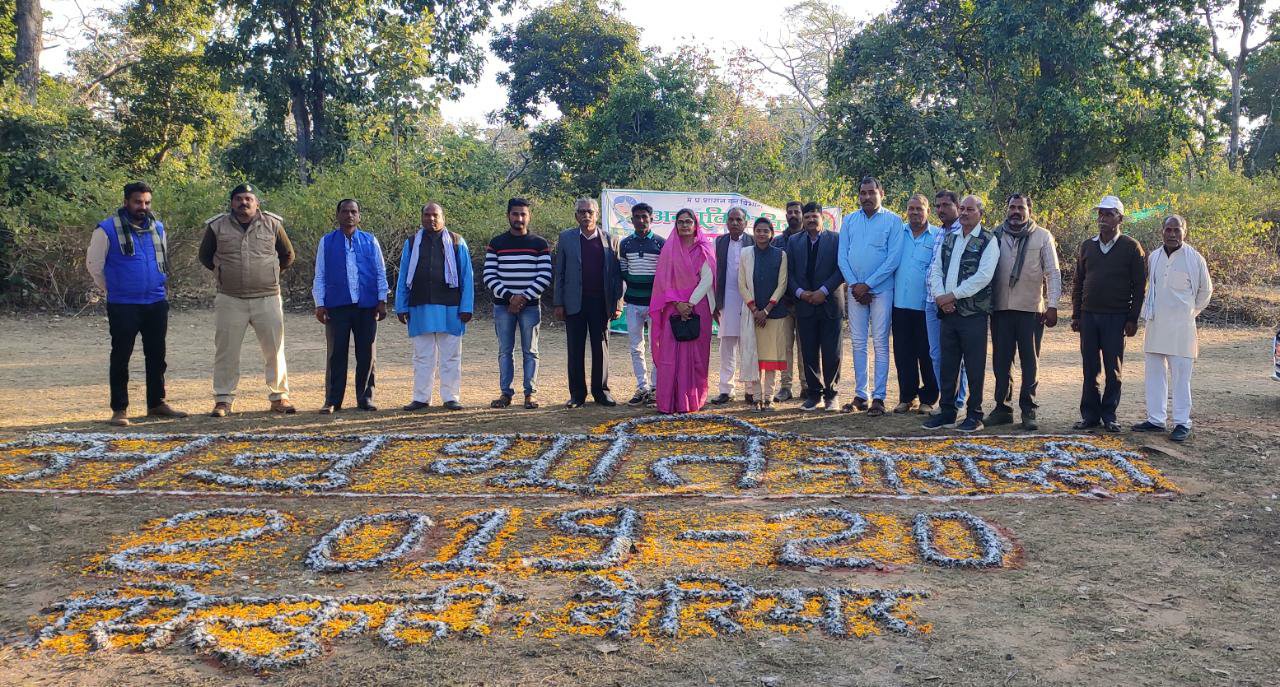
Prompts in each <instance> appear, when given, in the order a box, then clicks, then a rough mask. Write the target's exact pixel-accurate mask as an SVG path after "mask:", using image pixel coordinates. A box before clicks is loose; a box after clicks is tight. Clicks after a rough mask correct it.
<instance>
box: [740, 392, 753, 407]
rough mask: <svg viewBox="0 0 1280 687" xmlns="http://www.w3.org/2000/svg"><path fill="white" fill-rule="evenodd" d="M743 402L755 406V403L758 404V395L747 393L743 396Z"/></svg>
mask: <svg viewBox="0 0 1280 687" xmlns="http://www.w3.org/2000/svg"><path fill="white" fill-rule="evenodd" d="M742 402H743V403H746V404H747V405H749V406H753V405H755V404H756V395H755V394H747V395H746V396H743V397H742Z"/></svg>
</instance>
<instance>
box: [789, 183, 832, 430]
mask: <svg viewBox="0 0 1280 687" xmlns="http://www.w3.org/2000/svg"><path fill="white" fill-rule="evenodd" d="M802 209H803V211H804V232H803V233H800V234H796V235H795V236H792V237H791V239H790V240H789V241H787V290H788V291H789V292H791V294H792V295H793V296H795V298H796V302H795V315H796V332H797V333H798V334H799V337H800V357H801V358H803V359H804V378H805V386H806V387H807V388H808V390H809V393H808V396H807V397H806V398H805V400H804V404H803V405H801V406H800V409H801V410H817V409H818V406H819V404H821V405H822V406H823V409H824V410H828V411H833V412H834V411H838V410H839V409H840V396H839V391H837V389H836V385H837V384H839V383H840V316H841V313H843V312H844V303H843V301H844V275H843V274H842V273H841V272H840V263H839V257H840V256H839V249H840V237H839V236H838V235H836V234H835V233H834V232H829V231H823V230H822V204H821V203H812V202H811V203H806V204H805V205H804V207H803V208H802Z"/></svg>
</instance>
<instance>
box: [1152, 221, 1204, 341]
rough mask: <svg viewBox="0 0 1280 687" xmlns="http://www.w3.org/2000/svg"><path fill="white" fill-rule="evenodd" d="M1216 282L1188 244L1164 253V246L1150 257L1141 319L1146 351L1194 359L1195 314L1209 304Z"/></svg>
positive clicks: (1198, 254)
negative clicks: (1144, 331)
mask: <svg viewBox="0 0 1280 687" xmlns="http://www.w3.org/2000/svg"><path fill="white" fill-rule="evenodd" d="M1211 295H1213V282H1212V281H1211V280H1210V279H1209V266H1208V265H1207V264H1205V261H1204V258H1203V257H1201V255H1200V253H1199V252H1197V251H1196V250H1195V249H1194V248H1192V247H1191V246H1189V245H1187V244H1185V243H1184V244H1182V247H1181V248H1179V249H1178V250H1176V251H1174V252H1173V255H1168V254H1166V253H1165V250H1164V247H1163V246H1161V247H1159V248H1157V249H1155V250H1153V251H1151V253H1150V254H1149V255H1148V256H1147V298H1146V301H1145V302H1143V304H1142V319H1143V320H1145V321H1146V323H1147V329H1146V335H1145V337H1144V340H1143V349H1142V350H1143V351H1145V352H1147V353H1160V354H1163V355H1173V356H1180V357H1183V358H1195V357H1196V356H1197V355H1199V353H1200V349H1199V346H1198V344H1197V342H1196V315H1199V314H1200V311H1201V310H1204V307H1205V306H1206V305H1208V304H1209V297H1210V296H1211Z"/></svg>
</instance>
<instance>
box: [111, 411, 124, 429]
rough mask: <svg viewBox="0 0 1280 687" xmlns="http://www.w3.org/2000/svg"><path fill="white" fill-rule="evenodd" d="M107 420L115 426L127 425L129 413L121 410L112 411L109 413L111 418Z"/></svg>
mask: <svg viewBox="0 0 1280 687" xmlns="http://www.w3.org/2000/svg"><path fill="white" fill-rule="evenodd" d="M107 422H108V423H110V424H111V425H113V426H115V427H128V426H129V414H128V413H127V412H126V411H123V410H117V411H114V412H112V413H111V419H110V420H107Z"/></svg>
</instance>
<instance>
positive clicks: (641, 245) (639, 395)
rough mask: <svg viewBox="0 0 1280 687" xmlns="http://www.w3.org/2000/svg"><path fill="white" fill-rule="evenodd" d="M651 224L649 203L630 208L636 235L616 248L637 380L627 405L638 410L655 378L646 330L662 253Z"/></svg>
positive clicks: (629, 237)
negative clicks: (646, 346)
mask: <svg viewBox="0 0 1280 687" xmlns="http://www.w3.org/2000/svg"><path fill="white" fill-rule="evenodd" d="M652 221H653V208H652V207H650V206H649V204H648V203H636V204H635V205H633V206H632V207H631V226H632V227H634V228H635V233H634V234H632V235H630V236H628V237H626V238H625V239H622V244H621V245H620V246H619V248H618V255H619V262H620V263H621V266H622V281H623V282H625V283H626V286H627V290H626V293H625V294H623V296H622V302H623V306H622V312H623V314H625V315H626V317H627V338H628V339H630V342H631V371H632V372H633V373H635V376H636V393H635V395H634V396H632V397H631V400H630V401H627V405H630V406H638V405H643V404H644V403H647V402H648V401H649V400H650V399H652V398H653V384H654V383H655V382H657V380H658V375H657V372H655V371H654V368H653V359H652V358H650V360H649V362H648V364H647V365H646V364H645V359H644V358H645V356H644V339H645V327H646V326H647V325H648V324H649V298H650V297H651V296H652V295H653V275H654V274H655V273H656V272H657V270H658V254H659V253H661V252H662V244H663V243H664V242H663V240H662V238H661V237H659V236H655V235H654V234H653V232H652V231H650V230H649V224H650V223H651V222H652Z"/></svg>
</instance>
